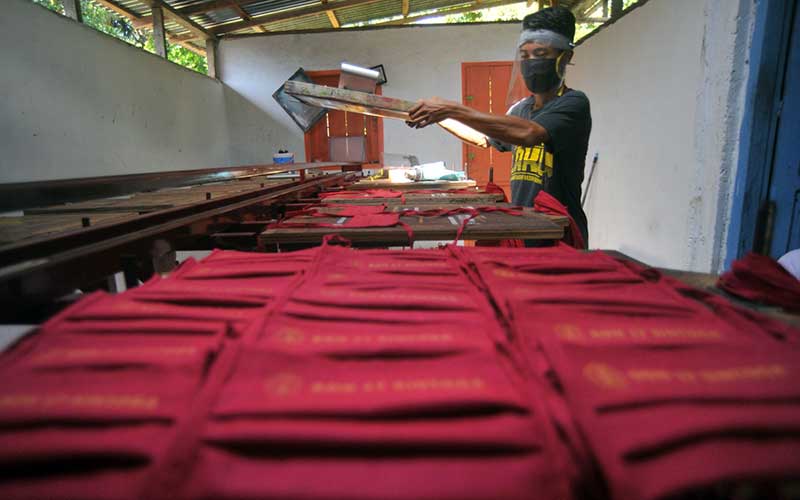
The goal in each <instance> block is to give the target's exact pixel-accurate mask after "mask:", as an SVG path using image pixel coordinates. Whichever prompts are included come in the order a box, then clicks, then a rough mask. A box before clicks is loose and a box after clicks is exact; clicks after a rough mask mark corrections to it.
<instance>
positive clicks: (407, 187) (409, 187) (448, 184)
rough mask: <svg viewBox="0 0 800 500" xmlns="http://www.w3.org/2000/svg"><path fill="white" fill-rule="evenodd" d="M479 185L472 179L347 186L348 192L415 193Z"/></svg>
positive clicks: (367, 182) (363, 182) (381, 180)
mask: <svg viewBox="0 0 800 500" xmlns="http://www.w3.org/2000/svg"><path fill="white" fill-rule="evenodd" d="M476 185H477V184H476V183H475V181H474V180H472V179H467V180H463V181H416V182H392V181H390V180H389V179H377V180H373V181H367V180H362V181H358V182H356V183H355V184H351V185H350V186H347V189H348V190H362V189H394V190H396V191H413V190H415V189H467V188H474V187H475V186H476Z"/></svg>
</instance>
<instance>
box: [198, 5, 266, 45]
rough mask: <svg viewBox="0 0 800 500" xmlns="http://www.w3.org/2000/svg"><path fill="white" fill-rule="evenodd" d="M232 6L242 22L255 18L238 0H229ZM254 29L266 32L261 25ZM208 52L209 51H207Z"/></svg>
mask: <svg viewBox="0 0 800 500" xmlns="http://www.w3.org/2000/svg"><path fill="white" fill-rule="evenodd" d="M228 1H229V2H230V4H231V8H233V10H235V11H236V14H238V15H239V18H241V20H242V21H252V20H253V18H252V17H250V14H248V13H247V11H246V10H244V9H243V8H242V5H241V4H240V3H239V2H238V0H228ZM253 29H254V30H256V31H257V32H259V33H263V32H264V28H263V27H262V26H261V25H257V26H253ZM206 51H207V49H206Z"/></svg>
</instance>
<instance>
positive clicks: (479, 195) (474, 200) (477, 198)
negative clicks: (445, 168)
mask: <svg viewBox="0 0 800 500" xmlns="http://www.w3.org/2000/svg"><path fill="white" fill-rule="evenodd" d="M502 199H503V195H501V194H496V193H483V192H479V191H476V192H475V193H448V192H445V191H443V192H441V193H427V194H419V193H414V194H407V195H404V196H403V198H336V197H332V198H325V199H322V200H320V199H305V200H299V201H301V202H303V201H304V202H306V203H325V204H328V205H331V204H335V203H336V204H341V205H381V204H383V205H405V206H416V205H418V204H431V203H435V204H448V205H451V206H452V205H461V206H467V205H473V206H475V205H491V204H494V203H496V202H499V201H501V200H502Z"/></svg>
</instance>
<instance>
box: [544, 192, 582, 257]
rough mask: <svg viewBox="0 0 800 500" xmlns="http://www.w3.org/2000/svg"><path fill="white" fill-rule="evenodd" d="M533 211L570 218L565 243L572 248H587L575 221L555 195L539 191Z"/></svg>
mask: <svg viewBox="0 0 800 500" xmlns="http://www.w3.org/2000/svg"><path fill="white" fill-rule="evenodd" d="M533 209H534V210H536V211H537V212H542V213H544V214H548V215H561V216H566V217H569V233H568V234H566V235H564V242H565V243H566V244H567V245H569V246H571V247H575V248H586V242H585V241H583V235H582V234H581V231H580V229H578V225H577V224H576V223H575V219H573V218H572V216H571V215H570V214H569V211H567V207H565V206H564V205H563V204H562V203H561V202H560V201H558V200H557V199H556V198H555V197H553V195H551V194H548V193H546V192H544V191H539V194H537V195H536V198H534V200H533Z"/></svg>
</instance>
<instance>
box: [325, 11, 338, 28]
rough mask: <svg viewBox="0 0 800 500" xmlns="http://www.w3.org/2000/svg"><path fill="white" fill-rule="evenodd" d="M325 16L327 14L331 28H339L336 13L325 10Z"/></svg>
mask: <svg viewBox="0 0 800 500" xmlns="http://www.w3.org/2000/svg"><path fill="white" fill-rule="evenodd" d="M325 13H326V14H328V19H329V20H330V21H331V26H333V27H334V28H339V26H340V25H339V20H338V19H337V18H336V13H335V12H334V11H333V10H326V11H325Z"/></svg>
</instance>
